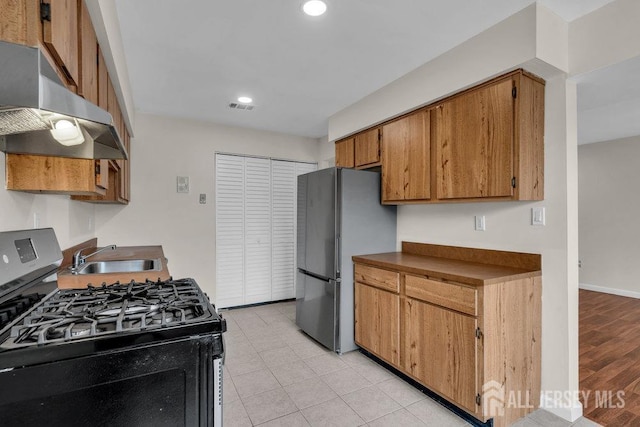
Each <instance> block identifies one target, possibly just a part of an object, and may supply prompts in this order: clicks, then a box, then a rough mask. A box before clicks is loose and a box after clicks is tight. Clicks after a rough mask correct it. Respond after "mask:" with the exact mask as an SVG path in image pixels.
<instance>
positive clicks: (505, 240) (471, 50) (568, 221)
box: [329, 5, 582, 420]
mask: <svg viewBox="0 0 640 427" xmlns="http://www.w3.org/2000/svg"><path fill="white" fill-rule="evenodd" d="M542 31H544V32H545V34H544V35H541V34H539V32H542ZM549 32H551V33H552V34H553V36H549ZM567 39H568V26H567V24H566V23H564V22H563V21H562V20H559V19H558V18H557V16H555V15H554V14H552V13H551V12H549V11H548V10H547V9H545V8H544V7H542V6H540V5H532V6H530V7H528V8H526V9H524V10H523V11H521V12H519V13H517V14H516V15H513V16H511V17H510V18H508V19H506V20H505V21H503V22H501V23H499V24H497V25H496V26H494V27H492V28H490V29H488V30H487V31H485V32H484V33H481V34H479V35H478V36H476V37H474V38H473V39H471V40H469V41H467V42H464V43H462V44H461V45H459V46H457V47H456V48H454V49H452V50H450V51H449V52H447V53H445V54H444V55H442V56H440V57H438V58H436V59H434V60H433V61H431V62H429V63H427V64H425V65H423V66H421V67H419V68H418V69H416V70H415V71H413V72H411V73H410V74H408V75H407V76H405V77H402V78H400V79H398V80H397V81H395V82H393V83H391V84H390V85H388V86H385V87H383V88H382V89H380V90H378V91H377V92H375V93H373V94H371V95H369V96H367V97H366V98H364V99H362V100H360V101H358V102H357V103H355V104H353V105H351V106H350V107H348V108H346V109H345V110H343V111H341V112H339V113H337V114H336V115H334V116H333V117H331V118H330V121H329V139H330V140H334V139H336V138H339V137H341V136H344V135H347V134H350V133H353V132H355V131H357V130H359V129H362V128H363V127H366V126H369V125H371V124H374V123H378V122H380V121H381V120H384V119H385V118H388V117H392V116H394V115H398V114H399V113H401V112H403V111H406V110H409V109H411V108H413V107H415V106H418V105H422V104H428V103H430V102H432V101H433V100H435V99H439V98H441V97H443V96H446V95H447V94H449V93H451V92H455V91H457V90H460V89H463V88H465V87H468V86H470V85H472V84H474V83H477V82H480V81H484V80H486V79H488V78H490V77H492V76H495V75H498V74H501V73H503V72H505V71H508V70H510V69H514V68H518V67H519V66H522V65H523V64H524V65H525V68H528V69H530V70H531V71H534V72H537V73H539V74H541V75H542V76H543V77H545V78H546V79H547V84H546V90H545V97H546V99H545V200H544V201H542V202H535V203H533V202H502V203H463V204H457V203H456V204H439V205H409V206H400V207H399V209H398V244H400V241H402V240H409V241H418V242H427V243H436V244H445V245H459V246H467V247H479V248H487V249H500V250H511V251H519V252H532V253H540V254H542V259H543V294H542V297H543V305H542V389H543V390H559V391H564V390H571V391H576V390H578V386H579V385H578V341H577V337H578V315H577V306H578V295H577V294H578V292H577V291H578V277H577V276H578V273H577V252H578V248H577V241H578V235H577V233H578V231H577V189H576V186H577V136H576V134H577V121H576V88H575V84H573V83H570V82H568V81H567V79H566V74H565V72H566V66H567V63H568V58H567V46H568V41H567ZM533 206H544V207H545V208H546V219H547V225H546V226H545V227H534V226H531V225H530V220H531V208H532V207H533ZM474 215H485V216H486V223H487V231H485V232H477V231H474V219H473V217H474ZM545 403H546V404H547V405H549V406H551V408H550V409H552V410H553V411H554V412H555V413H557V414H558V415H561V416H563V417H565V418H568V419H572V420H573V419H575V418H577V417H578V416H579V415H581V412H582V410H581V406H580V404H579V402H577V401H570V402H564V401H562V402H561V401H556V402H545Z"/></svg>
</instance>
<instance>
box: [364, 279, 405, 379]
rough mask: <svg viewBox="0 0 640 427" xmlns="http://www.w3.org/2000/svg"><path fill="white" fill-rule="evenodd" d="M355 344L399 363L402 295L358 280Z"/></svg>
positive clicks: (386, 359) (396, 363)
mask: <svg viewBox="0 0 640 427" xmlns="http://www.w3.org/2000/svg"><path fill="white" fill-rule="evenodd" d="M355 292H356V299H355V301H356V305H355V327H356V330H355V337H356V343H357V344H358V345H359V346H361V347H365V348H367V349H368V350H369V351H371V352H372V353H374V354H376V355H377V356H378V357H380V358H381V359H383V360H385V361H386V362H388V363H390V364H392V365H394V366H396V367H399V366H400V352H399V348H400V296H399V295H398V294H393V293H391V292H388V291H383V290H381V289H377V288H374V287H372V286H367V285H364V284H362V283H359V282H356V284H355Z"/></svg>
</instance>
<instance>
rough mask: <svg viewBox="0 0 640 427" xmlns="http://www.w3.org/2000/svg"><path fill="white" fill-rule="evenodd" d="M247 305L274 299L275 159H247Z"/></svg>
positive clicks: (245, 220)
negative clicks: (272, 261)
mask: <svg viewBox="0 0 640 427" xmlns="http://www.w3.org/2000/svg"><path fill="white" fill-rule="evenodd" d="M244 188H245V191H244V197H245V202H244V204H245V208H244V224H245V234H244V244H245V263H244V268H245V276H244V277H245V284H244V286H245V300H244V303H245V304H253V303H257V302H264V301H271V161H270V160H269V159H260V158H253V157H246V158H245V174H244Z"/></svg>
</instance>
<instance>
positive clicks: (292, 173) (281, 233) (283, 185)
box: [271, 160, 296, 300]
mask: <svg viewBox="0 0 640 427" xmlns="http://www.w3.org/2000/svg"><path fill="white" fill-rule="evenodd" d="M271 182H272V192H271V200H272V203H271V219H272V224H273V227H272V239H273V240H272V242H273V243H272V254H273V258H272V266H273V280H272V282H271V292H272V294H271V296H272V299H273V300H280V299H287V298H293V297H294V296H295V295H294V289H293V283H294V272H295V264H294V248H295V246H294V245H295V232H296V230H295V224H294V220H295V202H296V199H295V197H296V196H295V194H296V193H295V190H296V164H295V163H294V162H285V161H280V160H274V161H273V162H272V163H271Z"/></svg>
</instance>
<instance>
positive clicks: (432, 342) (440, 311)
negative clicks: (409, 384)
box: [403, 298, 478, 413]
mask: <svg viewBox="0 0 640 427" xmlns="http://www.w3.org/2000/svg"><path fill="white" fill-rule="evenodd" d="M404 313H405V314H404V325H405V329H404V333H403V336H404V356H405V357H404V369H405V371H406V372H408V373H409V374H411V376H412V377H414V378H415V379H417V380H418V381H420V382H421V383H424V384H425V385H426V386H427V387H429V388H430V389H431V390H433V391H435V392H438V393H440V394H441V395H443V396H445V397H447V398H449V399H451V400H453V401H455V402H456V403H457V404H458V405H459V406H462V407H463V408H464V409H466V410H468V411H470V412H474V413H475V412H476V411H477V409H476V408H477V406H476V395H477V394H478V390H477V379H478V372H477V364H476V360H477V356H478V344H477V341H478V340H477V338H476V328H477V327H478V320H477V319H476V318H475V317H472V316H468V315H466V314H460V313H457V312H455V311H451V310H447V309H444V308H441V307H438V306H435V305H431V304H427V303H424V302H421V301H418V300H414V299H412V298H406V299H405V302H404Z"/></svg>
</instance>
